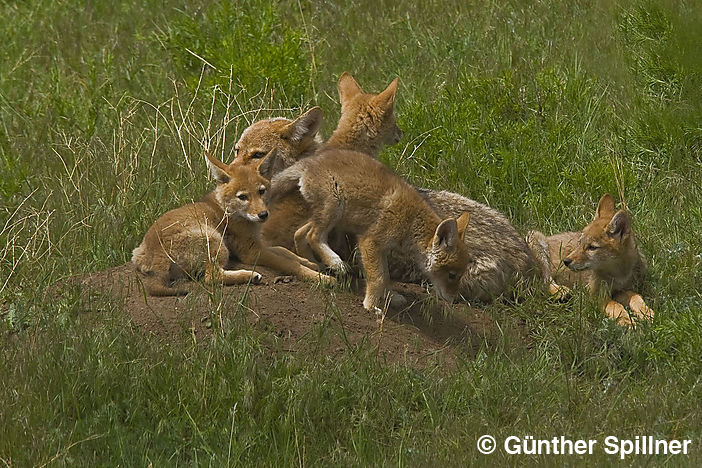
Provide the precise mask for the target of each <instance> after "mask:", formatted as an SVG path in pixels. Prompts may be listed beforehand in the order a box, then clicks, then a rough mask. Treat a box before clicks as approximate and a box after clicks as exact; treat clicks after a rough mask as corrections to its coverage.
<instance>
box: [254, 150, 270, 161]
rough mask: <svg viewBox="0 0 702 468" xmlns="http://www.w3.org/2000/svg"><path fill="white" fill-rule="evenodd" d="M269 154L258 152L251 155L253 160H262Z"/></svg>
mask: <svg viewBox="0 0 702 468" xmlns="http://www.w3.org/2000/svg"><path fill="white" fill-rule="evenodd" d="M266 154H267V153H264V152H263V151H256V152H255V153H253V154H252V155H251V159H261V158H263V157H264V156H265V155H266Z"/></svg>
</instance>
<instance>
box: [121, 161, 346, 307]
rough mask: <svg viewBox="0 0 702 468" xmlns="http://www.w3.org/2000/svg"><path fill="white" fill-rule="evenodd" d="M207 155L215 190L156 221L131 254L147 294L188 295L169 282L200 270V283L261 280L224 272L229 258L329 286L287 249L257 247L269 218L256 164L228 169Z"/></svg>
mask: <svg viewBox="0 0 702 468" xmlns="http://www.w3.org/2000/svg"><path fill="white" fill-rule="evenodd" d="M273 152H274V151H271V153H273ZM272 155H273V154H271V155H269V157H270V156H272ZM206 156H207V163H208V166H209V167H210V171H211V172H212V176H213V177H214V179H215V180H216V182H217V188H215V190H214V191H212V192H210V193H209V194H207V195H206V196H205V197H204V198H203V199H202V200H200V201H199V202H196V203H191V204H188V205H185V206H182V207H180V208H176V209H174V210H171V211H169V212H167V213H165V214H164V215H163V216H161V217H160V218H158V219H157V220H156V222H154V224H153V225H152V226H151V227H150V228H149V230H148V231H147V232H146V235H145V236H144V240H143V241H142V242H141V244H140V245H139V246H138V247H137V248H135V249H134V251H133V253H132V262H133V263H134V265H135V266H136V270H137V272H138V273H139V275H140V277H141V278H142V279H143V282H144V286H145V287H146V290H147V292H148V293H149V294H150V295H152V296H175V295H183V294H187V293H188V290H186V289H184V288H181V287H174V286H172V283H173V282H174V281H176V280H178V279H182V278H193V277H195V276H196V275H197V274H198V273H201V272H202V271H204V273H205V281H207V282H214V281H221V282H222V283H224V284H226V285H231V284H242V283H246V282H248V281H251V282H253V283H258V282H259V281H260V280H261V275H260V274H258V273H256V272H254V271H250V270H226V269H225V268H224V267H225V265H226V264H227V262H228V260H229V257H230V255H233V256H236V257H237V258H238V259H239V260H241V261H242V262H245V263H249V264H259V265H264V266H269V267H271V268H273V269H275V270H278V271H280V272H281V273H286V274H294V275H297V276H300V277H302V278H305V279H310V280H317V279H321V280H322V281H324V282H328V283H332V282H334V278H332V277H329V276H326V275H320V273H318V272H317V271H314V270H312V269H311V268H316V265H315V264H313V263H311V262H309V261H307V260H306V259H303V258H300V257H298V256H297V255H295V254H293V253H292V252H290V251H288V250H287V249H284V248H282V247H263V246H262V245H261V242H260V234H259V232H260V229H261V223H263V222H264V221H265V220H266V218H268V210H267V209H266V205H265V203H264V201H263V196H264V194H265V192H266V190H267V189H268V186H269V182H268V181H267V180H266V179H264V178H263V177H261V176H260V174H259V173H258V168H257V165H249V166H238V167H230V166H227V165H226V164H224V163H222V162H220V161H218V160H217V159H215V158H213V157H212V156H210V155H209V154H208V153H206Z"/></svg>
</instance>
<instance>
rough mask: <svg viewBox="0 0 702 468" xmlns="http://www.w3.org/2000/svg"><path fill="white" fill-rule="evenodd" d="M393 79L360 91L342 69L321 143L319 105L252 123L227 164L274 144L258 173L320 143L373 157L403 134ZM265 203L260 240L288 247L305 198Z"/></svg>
mask: <svg viewBox="0 0 702 468" xmlns="http://www.w3.org/2000/svg"><path fill="white" fill-rule="evenodd" d="M397 83H398V80H397V79H395V80H394V81H393V82H392V83H390V85H388V87H387V88H386V89H385V90H384V91H382V92H381V93H379V94H373V93H364V92H363V90H362V89H361V87H360V86H359V85H358V83H356V81H355V80H354V79H353V77H352V76H351V75H350V74H349V73H348V72H344V73H342V75H341V76H340V77H339V81H338V84H337V87H338V90H339V98H340V100H341V118H340V119H339V124H338V126H337V128H336V130H335V131H334V133H333V134H332V136H331V137H330V138H329V141H328V142H327V143H326V144H324V145H323V143H322V139H321V137H320V136H319V135H318V133H317V132H318V131H319V127H320V126H321V124H322V110H321V109H320V108H319V107H313V108H311V109H309V110H308V111H307V112H305V113H304V114H302V115H301V116H300V117H298V118H297V119H295V120H294V121H290V120H287V119H283V118H273V119H268V120H261V121H258V122H256V123H254V124H252V125H251V126H250V127H248V128H247V129H246V130H244V132H243V133H242V134H241V137H240V138H239V141H238V142H237V143H236V145H235V149H236V158H235V159H234V162H233V163H232V164H252V163H253V164H255V163H256V162H257V160H258V159H260V158H261V157H262V156H263V155H265V154H266V153H267V152H268V151H270V150H271V149H273V148H276V149H277V150H278V152H277V155H276V156H275V157H274V158H270V161H269V162H264V163H262V165H261V174H262V175H263V176H264V177H266V178H269V179H270V178H271V177H272V176H273V175H275V174H277V173H279V172H280V171H281V170H283V169H285V168H287V167H290V166H291V165H293V164H294V163H295V162H297V161H298V160H301V159H304V158H306V157H309V156H312V155H313V154H314V153H315V152H317V151H318V150H320V148H322V147H324V148H339V149H350V150H354V151H360V152H363V153H366V154H369V155H371V156H373V157H377V155H378V152H379V151H380V150H381V149H382V147H383V146H384V145H385V144H395V143H397V142H398V141H400V138H401V137H402V130H400V128H399V127H398V126H397V123H396V121H395V112H394V101H395V94H396V93H397ZM269 209H270V213H271V216H270V220H269V221H268V222H267V223H266V224H265V225H264V226H263V229H262V236H263V240H264V242H265V243H266V244H268V245H280V246H283V247H286V248H288V249H290V250H293V249H294V248H295V244H294V242H293V235H294V234H295V231H296V230H297V229H298V228H299V227H300V226H302V225H303V224H305V222H307V219H308V218H309V212H308V210H309V207H308V206H307V202H305V200H304V199H303V198H302V196H301V195H300V193H299V192H298V191H296V190H295V191H291V192H289V193H287V194H285V195H283V196H281V198H280V199H278V200H276V201H275V202H271V203H270V204H269Z"/></svg>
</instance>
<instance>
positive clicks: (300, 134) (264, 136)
mask: <svg viewBox="0 0 702 468" xmlns="http://www.w3.org/2000/svg"><path fill="white" fill-rule="evenodd" d="M321 125H322V109H320V108H319V107H316V106H315V107H313V108H311V109H309V110H308V111H307V112H305V113H304V114H302V115H301V116H299V117H298V118H297V119H295V120H288V119H285V118H282V117H275V118H273V119H267V120H259V121H258V122H255V123H253V124H251V126H249V127H248V128H247V129H246V130H244V131H243V132H242V134H241V137H240V138H239V141H237V142H236V145H235V146H234V150H235V151H236V157H235V158H234V161H233V162H232V164H233V165H246V164H260V166H259V172H260V173H261V175H262V176H263V177H265V178H266V179H268V180H270V179H271V178H272V177H273V176H274V175H275V174H277V173H278V172H280V171H282V170H283V169H285V168H287V167H289V166H292V165H293V164H295V163H296V162H297V161H298V160H299V159H302V158H304V157H306V156H309V155H311V154H312V153H314V152H315V151H316V150H317V149H318V148H319V147H320V146H321V145H322V138H321V137H320V136H319V135H318V134H317V132H318V131H319V127H320V126H321ZM272 149H276V150H277V151H276V152H275V153H274V154H271V155H270V156H268V157H266V155H267V154H268V153H270V151H271V150H272Z"/></svg>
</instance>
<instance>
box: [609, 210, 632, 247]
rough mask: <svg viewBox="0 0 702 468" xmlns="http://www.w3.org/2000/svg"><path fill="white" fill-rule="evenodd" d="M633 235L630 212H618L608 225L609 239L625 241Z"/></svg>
mask: <svg viewBox="0 0 702 468" xmlns="http://www.w3.org/2000/svg"><path fill="white" fill-rule="evenodd" d="M629 234H631V217H630V216H629V212H628V211H626V210H619V211H617V212H616V213H615V214H614V216H612V220H611V221H610V222H609V224H608V225H607V235H608V236H609V237H617V236H618V237H619V240H623V239H624V238H625V237H627V236H628V235H629Z"/></svg>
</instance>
